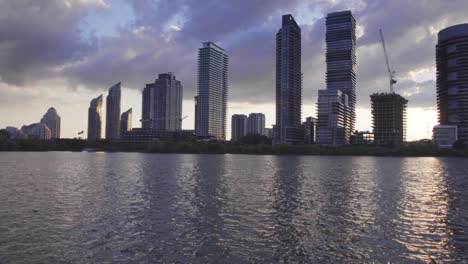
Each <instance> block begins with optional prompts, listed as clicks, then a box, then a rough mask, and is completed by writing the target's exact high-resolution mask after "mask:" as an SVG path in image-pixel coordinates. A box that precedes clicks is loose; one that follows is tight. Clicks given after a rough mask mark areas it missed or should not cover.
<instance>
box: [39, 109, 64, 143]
mask: <svg viewBox="0 0 468 264" xmlns="http://www.w3.org/2000/svg"><path fill="white" fill-rule="evenodd" d="M41 123H42V124H45V125H46V126H47V127H48V128H49V129H50V134H51V138H60V123H61V118H60V116H59V115H58V114H57V110H55V108H53V107H51V108H49V110H47V113H45V115H44V116H43V117H42V119H41Z"/></svg>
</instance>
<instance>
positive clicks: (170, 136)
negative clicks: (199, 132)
mask: <svg viewBox="0 0 468 264" xmlns="http://www.w3.org/2000/svg"><path fill="white" fill-rule="evenodd" d="M120 139H121V141H128V142H138V141H154V140H159V141H192V140H195V130H176V131H167V130H162V129H142V128H134V129H132V130H130V131H125V132H122V134H121V136H120Z"/></svg>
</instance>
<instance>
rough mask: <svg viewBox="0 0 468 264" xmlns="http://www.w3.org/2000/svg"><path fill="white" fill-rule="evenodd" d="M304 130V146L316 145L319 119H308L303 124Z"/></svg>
mask: <svg viewBox="0 0 468 264" xmlns="http://www.w3.org/2000/svg"><path fill="white" fill-rule="evenodd" d="M302 129H303V131H304V144H314V143H315V141H316V133H317V119H316V118H313V117H307V118H306V121H305V122H304V123H302Z"/></svg>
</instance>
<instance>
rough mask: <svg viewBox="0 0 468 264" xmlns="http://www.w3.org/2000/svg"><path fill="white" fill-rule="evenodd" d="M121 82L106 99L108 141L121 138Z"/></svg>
mask: <svg viewBox="0 0 468 264" xmlns="http://www.w3.org/2000/svg"><path fill="white" fill-rule="evenodd" d="M120 98H121V87H120V82H119V83H117V84H115V85H114V86H112V87H111V88H110V89H109V94H108V95H107V97H106V139H118V138H120Z"/></svg>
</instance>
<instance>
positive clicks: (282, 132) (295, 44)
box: [273, 15, 303, 144]
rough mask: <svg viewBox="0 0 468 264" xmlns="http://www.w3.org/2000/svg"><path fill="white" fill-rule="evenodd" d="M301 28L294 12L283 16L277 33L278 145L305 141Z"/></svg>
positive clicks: (275, 142) (275, 133)
mask: <svg viewBox="0 0 468 264" xmlns="http://www.w3.org/2000/svg"><path fill="white" fill-rule="evenodd" d="M301 111H302V72H301V28H300V27H299V25H298V24H297V23H296V21H295V20H294V18H293V17H292V16H291V15H284V16H283V17H282V26H281V29H280V30H279V31H278V33H277V34H276V125H275V126H274V128H275V130H276V131H275V132H274V136H275V138H274V140H273V143H274V144H296V143H300V142H302V140H303V138H302V133H301Z"/></svg>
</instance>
